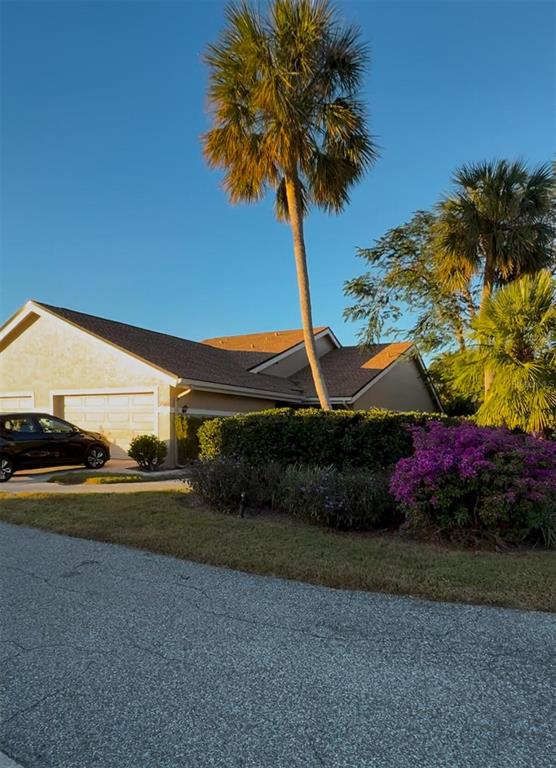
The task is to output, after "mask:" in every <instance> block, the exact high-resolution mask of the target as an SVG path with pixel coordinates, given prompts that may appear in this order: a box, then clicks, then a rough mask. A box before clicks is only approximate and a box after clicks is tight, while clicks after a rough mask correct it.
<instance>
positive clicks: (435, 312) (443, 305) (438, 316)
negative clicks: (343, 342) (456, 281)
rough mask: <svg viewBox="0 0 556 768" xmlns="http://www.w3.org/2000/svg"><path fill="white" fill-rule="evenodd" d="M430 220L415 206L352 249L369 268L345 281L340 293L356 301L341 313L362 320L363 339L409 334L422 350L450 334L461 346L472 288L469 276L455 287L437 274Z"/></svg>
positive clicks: (447, 340)
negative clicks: (407, 216) (403, 219)
mask: <svg viewBox="0 0 556 768" xmlns="http://www.w3.org/2000/svg"><path fill="white" fill-rule="evenodd" d="M434 225H435V217H434V215H433V214H432V213H430V212H428V211H417V212H416V213H415V214H414V216H413V217H412V219H411V220H410V221H409V222H407V223H406V224H403V225H402V226H400V227H394V228H393V229H390V230H388V232H386V234H385V235H383V236H382V237H381V238H379V239H378V240H377V241H376V244H375V245H374V246H373V247H372V248H360V249H359V250H358V255H359V256H361V257H362V258H363V259H365V260H366V261H367V262H368V264H369V269H368V271H367V272H365V273H364V274H363V275H361V276H359V277H357V278H355V279H353V280H350V281H348V282H347V283H346V284H345V286H344V291H345V294H346V295H347V296H350V297H352V298H354V299H355V300H356V303H355V304H353V305H352V306H350V307H348V308H347V309H346V310H345V312H344V316H345V317H346V318H347V319H349V320H355V321H357V320H365V327H364V328H363V330H362V332H361V334H360V337H361V341H362V342H363V343H364V344H372V343H374V342H376V341H379V340H380V338H381V335H382V334H383V333H386V334H388V335H390V336H395V337H401V336H403V337H405V338H407V337H410V338H411V339H413V340H414V341H415V342H416V343H417V344H418V345H419V347H420V349H421V350H422V351H423V352H431V351H434V350H437V349H441V348H443V347H446V346H451V345H453V342H454V340H455V341H456V343H457V345H458V347H459V348H460V349H464V348H465V332H466V330H467V328H468V326H469V322H470V320H471V318H472V317H473V315H474V313H475V311H476V302H477V297H476V290H475V287H474V284H473V282H472V280H471V278H470V279H469V280H468V282H467V283H465V284H460V285H459V286H458V287H455V286H448V285H447V284H446V282H445V281H444V280H443V279H442V278H441V275H440V274H439V265H438V263H437V259H436V256H435V252H434V247H433V246H434V238H433V232H434ZM408 320H410V321H412V323H411V324H408V322H407V321H408Z"/></svg>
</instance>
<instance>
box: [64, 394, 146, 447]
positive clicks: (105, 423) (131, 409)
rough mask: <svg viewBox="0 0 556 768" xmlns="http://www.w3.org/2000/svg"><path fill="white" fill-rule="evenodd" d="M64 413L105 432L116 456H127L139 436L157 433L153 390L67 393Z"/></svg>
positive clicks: (86, 425) (75, 420)
mask: <svg viewBox="0 0 556 768" xmlns="http://www.w3.org/2000/svg"><path fill="white" fill-rule="evenodd" d="M63 414H64V415H63V418H64V419H66V420H67V421H69V422H71V423H72V424H76V425H77V426H78V427H82V428H83V429H89V430H91V431H93V432H102V434H103V435H104V436H105V437H106V438H107V440H108V441H109V443H110V444H111V446H112V449H113V450H112V454H113V456H114V457H115V458H117V457H118V456H123V455H125V452H126V451H127V449H128V447H129V443H130V441H131V440H132V439H133V438H134V437H136V436H137V435H145V434H156V426H157V425H156V412H155V398H154V393H153V392H129V393H128V392H126V393H118V394H102V395H95V394H91V395H64V396H63ZM118 449H119V450H118Z"/></svg>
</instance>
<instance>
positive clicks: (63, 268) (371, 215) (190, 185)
mask: <svg viewBox="0 0 556 768" xmlns="http://www.w3.org/2000/svg"><path fill="white" fill-rule="evenodd" d="M339 7H340V9H341V11H342V13H343V15H344V16H345V18H346V19H347V20H349V21H351V22H355V23H357V24H359V25H360V26H361V28H362V32H363V37H364V38H365V39H366V40H367V41H368V42H369V43H370V45H371V50H372V62H371V67H370V71H369V75H368V79H367V83H366V91H365V95H366V99H367V101H368V105H369V110H370V115H371V130H372V132H373V133H374V134H375V136H376V137H377V140H378V142H379V144H380V147H381V158H380V160H379V162H378V163H377V164H376V166H375V167H374V168H373V170H371V172H370V173H369V174H368V176H367V177H366V179H365V180H364V181H363V182H362V183H361V184H360V185H359V186H358V187H357V188H356V189H355V190H354V192H353V195H352V204H351V205H350V206H349V208H348V209H347V210H346V211H345V212H344V213H343V214H341V215H340V216H325V215H322V214H319V213H312V214H311V217H310V219H309V220H308V222H307V225H306V235H307V246H308V252H309V261H310V264H309V266H310V273H311V281H312V293H313V307H314V319H315V323H316V324H319V325H320V324H329V325H332V326H333V327H334V329H335V330H336V333H337V335H338V336H339V337H340V339H341V340H342V341H343V342H344V343H352V342H353V340H354V339H355V334H356V331H357V327H356V326H354V325H352V324H349V325H345V324H344V322H343V320H342V311H343V309H344V307H345V304H346V300H345V298H344V296H343V292H342V285H343V282H344V281H345V280H346V279H349V278H351V277H353V276H355V275H356V274H358V273H359V272H360V271H361V270H362V267H363V263H362V262H361V261H360V260H359V259H357V258H356V257H355V249H356V247H357V246H367V245H370V244H371V243H372V241H373V239H374V238H376V237H378V236H380V235H381V234H382V233H383V232H384V231H385V230H386V229H387V228H389V227H391V226H394V225H396V224H399V223H401V222H403V221H405V220H407V219H408V218H409V217H410V216H411V214H412V212H413V211H414V210H416V209H417V208H426V207H429V206H431V205H432V204H433V203H434V202H435V201H436V200H437V199H438V197H439V195H440V194H441V193H442V192H444V191H446V190H447V189H448V188H449V178H450V174H451V172H452V170H453V169H454V168H455V167H456V166H458V165H459V164H461V163H463V162H467V161H474V160H481V159H486V158H491V157H509V158H515V157H522V158H525V159H526V160H528V161H530V162H531V163H537V162H542V161H547V160H550V159H551V158H552V156H553V155H552V153H553V151H554V136H555V135H556V131H555V128H556V124H555V93H556V90H555V85H556V83H555V61H556V51H555V40H554V28H555V27H554V24H555V20H556V19H555V15H556V11H555V8H556V6H555V5H554V4H553V3H551V2H511V1H508V2H502V1H501V0H500V1H496V0H493V1H492V2H478V1H476V2H472V1H469V2H451V1H450V0H444V2H416V1H415V2H396V1H395V0H394V1H390V2H342V3H339ZM1 14H2V19H1V21H2V24H1V34H2V40H1V43H2V62H1V63H2V68H1V77H2V83H1V85H2V88H1V99H2V101H1V113H2V115H1V120H2V124H1V128H2V133H1V144H0V146H1V153H2V157H1V160H2V171H1V174H2V175H1V195H2V198H1V202H2V219H3V222H2V224H3V225H2V231H1V250H2V289H1V290H2V293H1V314H2V316H3V318H5V317H7V316H8V315H9V314H11V313H12V312H14V311H15V310H16V309H17V308H18V307H19V306H20V305H21V304H23V303H24V302H25V301H26V300H27V299H28V298H36V299H39V300H43V301H46V302H49V303H52V304H57V305H60V306H67V307H71V308H74V309H79V310H81V311H84V312H90V313H92V314H98V315H101V316H105V317H111V318H113V319H117V320H122V321H125V322H130V323H134V324H137V325H142V326H146V327H150V328H153V329H156V330H161V331H165V332H168V333H174V334H177V335H181V336H185V337H188V338H193V339H199V338H203V337H205V336H212V335H218V334H226V333H242V332H252V331H257V330H267V329H271V328H290V327H297V326H299V310H298V304H297V288H296V283H295V273H294V264H293V255H292V247H291V239H290V232H289V229H288V228H287V226H285V225H283V224H278V223H276V222H275V221H274V218H273V212H272V200H271V199H268V200H267V201H265V202H264V203H262V204H259V205H256V206H235V207H234V206H231V205H229V203H228V202H227V200H226V197H225V195H224V193H223V192H222V190H221V189H220V188H219V177H218V175H217V174H216V173H214V172H212V171H209V170H208V168H207V167H206V165H205V163H204V160H203V157H202V154H201V148H200V142H199V136H200V134H201V133H202V131H203V130H205V129H206V128H207V127H208V118H207V113H206V105H205V88H206V71H205V68H204V65H203V63H202V53H203V50H204V48H205V46H206V44H207V43H208V42H209V41H212V40H214V39H215V38H216V36H217V34H218V32H219V29H220V28H221V26H222V24H223V3H221V2H216V0H215V1H214V2H210V1H205V2H175V1H174V2H172V1H160V2H158V1H153V2H138V1H137V2H136V1H135V0H129V1H128V2H112V1H111V0H96V2H71V1H69V2H49V1H48V0H44V1H42V2H27V1H23V2H18V1H17V0H11V1H10V0H7V1H6V0H5V1H4V2H2V7H1Z"/></svg>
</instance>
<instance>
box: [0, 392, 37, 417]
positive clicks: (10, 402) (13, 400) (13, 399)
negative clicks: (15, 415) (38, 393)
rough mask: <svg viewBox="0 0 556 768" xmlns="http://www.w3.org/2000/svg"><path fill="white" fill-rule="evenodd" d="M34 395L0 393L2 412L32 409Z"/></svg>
mask: <svg viewBox="0 0 556 768" xmlns="http://www.w3.org/2000/svg"><path fill="white" fill-rule="evenodd" d="M33 405H34V403H33V395H1V394H0V413H10V412H14V411H32V410H33Z"/></svg>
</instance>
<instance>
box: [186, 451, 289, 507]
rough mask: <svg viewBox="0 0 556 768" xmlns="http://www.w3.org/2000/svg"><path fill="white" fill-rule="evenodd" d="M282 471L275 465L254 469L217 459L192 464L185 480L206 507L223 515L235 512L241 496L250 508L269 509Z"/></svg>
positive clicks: (221, 458)
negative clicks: (208, 505) (205, 503)
mask: <svg viewBox="0 0 556 768" xmlns="http://www.w3.org/2000/svg"><path fill="white" fill-rule="evenodd" d="M282 471H283V470H282V468H281V467H280V466H279V465H277V464H275V463H269V464H267V465H266V466H264V467H254V466H253V465H252V464H249V463H248V462H246V461H243V460H241V459H233V458H232V459H230V458H226V457H220V458H216V459H210V460H209V461H197V462H195V463H194V464H193V465H192V466H191V468H190V472H189V475H188V480H189V482H190V483H191V486H192V488H193V490H194V491H195V492H196V493H197V494H198V495H199V496H200V497H201V498H202V499H203V501H206V502H207V504H210V505H211V506H213V507H215V508H216V509H219V510H222V511H224V512H237V511H238V509H239V504H240V501H241V498H242V493H244V494H245V502H246V504H248V505H249V506H250V507H268V506H270V505H271V503H272V497H273V494H274V493H275V490H276V488H277V486H278V483H279V481H280V475H281V474H282Z"/></svg>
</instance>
